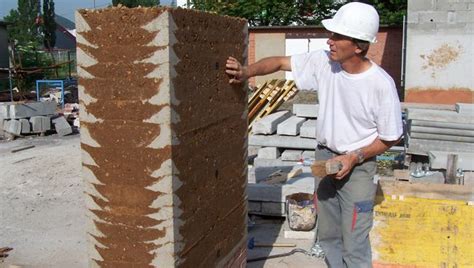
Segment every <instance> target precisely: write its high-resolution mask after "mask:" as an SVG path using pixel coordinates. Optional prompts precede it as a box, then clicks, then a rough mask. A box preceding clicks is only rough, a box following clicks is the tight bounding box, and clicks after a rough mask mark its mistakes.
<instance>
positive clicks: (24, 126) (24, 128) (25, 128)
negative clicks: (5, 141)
mask: <svg viewBox="0 0 474 268" xmlns="http://www.w3.org/2000/svg"><path fill="white" fill-rule="evenodd" d="M20 123H21V133H30V132H31V126H30V121H28V119H24V118H22V119H20Z"/></svg>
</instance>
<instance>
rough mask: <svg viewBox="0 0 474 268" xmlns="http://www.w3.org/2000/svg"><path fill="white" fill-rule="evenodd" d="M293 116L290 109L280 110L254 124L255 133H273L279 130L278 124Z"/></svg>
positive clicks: (253, 131)
mask: <svg viewBox="0 0 474 268" xmlns="http://www.w3.org/2000/svg"><path fill="white" fill-rule="evenodd" d="M290 116H291V113H290V112H289V111H280V112H276V113H273V114H270V115H267V116H265V117H263V118H261V119H260V120H258V121H257V122H255V123H254V124H253V126H252V133H253V134H265V135H268V134H273V133H275V131H277V126H278V124H280V123H281V122H283V121H285V120H286V119H287V118H289V117H290Z"/></svg>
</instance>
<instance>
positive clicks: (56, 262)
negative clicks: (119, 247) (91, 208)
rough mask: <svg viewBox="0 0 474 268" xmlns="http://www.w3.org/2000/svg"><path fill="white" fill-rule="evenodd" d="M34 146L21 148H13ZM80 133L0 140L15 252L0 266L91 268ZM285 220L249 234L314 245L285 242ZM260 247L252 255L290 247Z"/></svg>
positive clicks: (295, 258)
mask: <svg viewBox="0 0 474 268" xmlns="http://www.w3.org/2000/svg"><path fill="white" fill-rule="evenodd" d="M31 145H34V146H35V147H33V148H30V149H26V150H23V151H19V152H12V150H15V149H19V148H23V147H25V146H31ZM80 157H81V151H80V141H79V135H72V136H65V137H58V136H57V135H51V136H46V137H34V138H33V137H32V138H23V139H17V140H14V141H5V140H3V141H1V140H0V247H12V248H13V251H12V252H11V253H10V256H9V257H8V258H7V259H6V260H5V262H4V263H0V268H4V267H5V268H7V267H8V268H9V267H10V265H18V266H21V267H22V268H30V267H68V268H75V267H87V266H88V265H87V241H86V239H87V238H86V237H87V236H86V230H85V227H84V226H85V223H86V217H85V206H84V200H83V197H84V193H83V192H84V189H83V184H82V181H81V178H80V170H81V164H80V163H81V159H80ZM283 230H284V224H282V222H281V221H278V220H276V221H275V220H271V221H257V222H256V224H255V225H253V227H251V228H249V237H255V239H256V240H257V241H260V242H278V243H296V244H297V247H300V248H303V249H306V250H307V249H310V248H311V245H312V241H309V240H285V239H284V238H283V235H282V232H283ZM291 249H292V248H274V249H272V248H258V249H257V248H256V249H253V250H249V258H255V257H261V256H268V255H273V254H278V253H284V252H288V251H290V250H291ZM248 267H253V268H256V267H277V268H279V267H281V268H285V267H299V268H304V267H316V268H322V267H326V265H325V264H324V262H323V261H322V260H320V259H316V258H313V257H309V256H305V255H303V254H301V253H296V254H294V255H291V256H288V257H284V258H278V259H271V260H267V261H259V262H253V263H250V264H249V265H248Z"/></svg>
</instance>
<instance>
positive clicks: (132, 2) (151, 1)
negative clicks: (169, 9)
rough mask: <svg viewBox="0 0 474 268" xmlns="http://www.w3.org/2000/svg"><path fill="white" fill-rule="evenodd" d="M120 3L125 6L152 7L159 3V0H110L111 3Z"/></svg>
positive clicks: (115, 4)
mask: <svg viewBox="0 0 474 268" xmlns="http://www.w3.org/2000/svg"><path fill="white" fill-rule="evenodd" d="M118 4H121V5H123V6H126V7H138V6H142V7H153V6H158V5H160V1H159V0H112V5H114V6H117V5H118Z"/></svg>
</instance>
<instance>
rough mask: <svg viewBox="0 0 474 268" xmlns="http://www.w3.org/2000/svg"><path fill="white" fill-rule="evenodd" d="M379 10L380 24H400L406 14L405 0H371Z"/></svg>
mask: <svg viewBox="0 0 474 268" xmlns="http://www.w3.org/2000/svg"><path fill="white" fill-rule="evenodd" d="M369 3H370V4H372V5H373V6H374V7H375V9H377V11H378V12H379V16H380V25H387V26H401V25H402V24H403V16H406V14H407V0H371V1H369Z"/></svg>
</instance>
